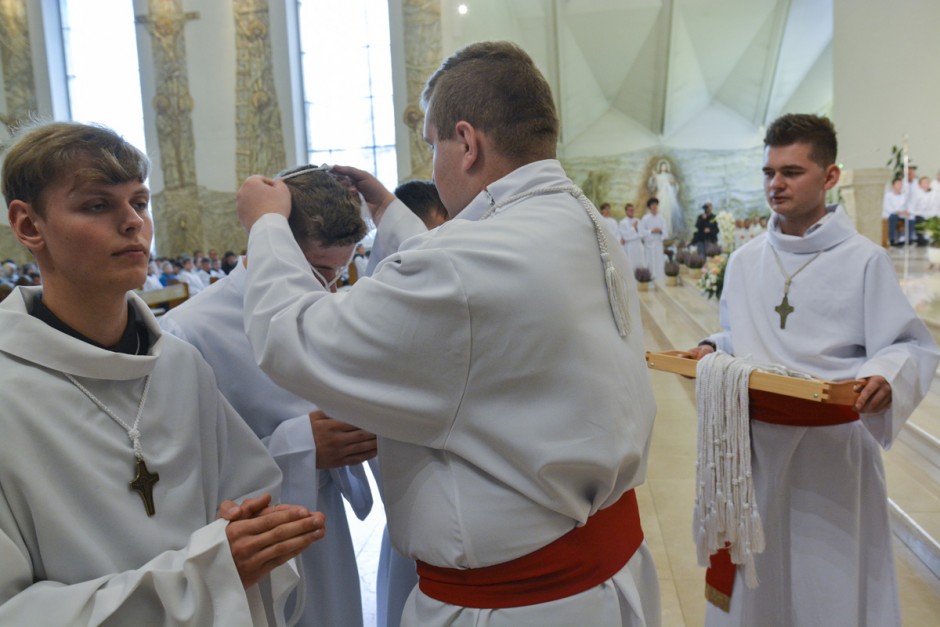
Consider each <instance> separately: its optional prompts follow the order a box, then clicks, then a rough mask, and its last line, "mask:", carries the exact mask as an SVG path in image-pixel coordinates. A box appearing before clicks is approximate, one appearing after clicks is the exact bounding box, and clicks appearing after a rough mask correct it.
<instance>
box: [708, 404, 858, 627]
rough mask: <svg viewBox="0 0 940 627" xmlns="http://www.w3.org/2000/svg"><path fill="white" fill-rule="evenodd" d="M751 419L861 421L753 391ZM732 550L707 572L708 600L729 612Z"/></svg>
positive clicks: (837, 410)
mask: <svg viewBox="0 0 940 627" xmlns="http://www.w3.org/2000/svg"><path fill="white" fill-rule="evenodd" d="M748 395H749V396H750V400H751V402H750V415H751V420H757V421H758V422H767V423H770V424H773V425H786V426H790V427H831V426H834V425H841V424H846V423H849V422H855V421H856V420H858V413H857V412H856V411H855V409H854V408H853V407H851V406H849V405H828V404H825V403H817V402H815V401H807V400H804V399H802V398H794V397H792V396H783V395H780V394H774V393H772V392H761V391H760V390H751V391H750V392H749V393H748ZM736 568H737V566H736V565H735V564H734V563H733V562H732V561H731V553H730V552H729V551H728V549H718V552H717V553H715V554H714V555H712V556H711V557H710V558H709V566H708V570H706V571H705V598H706V599H708V601H709V602H710V603H711V604H712V605H714V606H716V607H718V608H720V609H722V610H724V611H725V612H727V611H728V610H729V609H730V607H731V591H732V590H733V589H734V573H735V569H736Z"/></svg>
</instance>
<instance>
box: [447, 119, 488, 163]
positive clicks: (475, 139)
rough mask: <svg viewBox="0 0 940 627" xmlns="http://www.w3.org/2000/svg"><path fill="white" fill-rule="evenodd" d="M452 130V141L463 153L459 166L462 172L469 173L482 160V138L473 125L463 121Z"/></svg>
mask: <svg viewBox="0 0 940 627" xmlns="http://www.w3.org/2000/svg"><path fill="white" fill-rule="evenodd" d="M454 130H455V133H454V135H455V137H454V139H455V140H457V142H459V143H460V145H461V147H462V148H463V151H464V152H463V159H462V160H461V166H462V168H463V169H464V171H469V170H470V169H471V168H473V166H474V165H475V164H476V163H477V162H479V161H480V160H481V158H482V148H483V146H482V137H481V136H480V133H479V132H478V131H477V130H476V129H475V128H474V127H473V125H472V124H470V123H469V122H467V121H465V120H460V121H459V122H457V125H456V126H455V129H454Z"/></svg>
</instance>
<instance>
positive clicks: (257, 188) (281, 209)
mask: <svg viewBox="0 0 940 627" xmlns="http://www.w3.org/2000/svg"><path fill="white" fill-rule="evenodd" d="M235 207H236V208H237V210H238V219H239V220H240V221H241V223H242V226H243V227H245V230H246V231H249V232H250V231H251V227H252V226H254V224H255V222H257V221H258V219H259V218H261V216H263V215H266V214H268V213H277V214H280V215H282V216H284V217H285V218H286V217H288V216H289V215H290V190H289V189H288V188H287V185H285V184H284V182H283V181H281V180H280V179H269V178H267V177H265V176H259V175H257V174H256V175H254V176H249V177H248V178H247V179H245V182H244V183H242V185H241V187H240V188H239V189H238V193H237V194H236V196H235Z"/></svg>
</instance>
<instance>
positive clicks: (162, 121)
mask: <svg viewBox="0 0 940 627" xmlns="http://www.w3.org/2000/svg"><path fill="white" fill-rule="evenodd" d="M147 7H148V10H149V15H147V16H138V17H137V23H138V24H142V25H144V26H145V27H146V28H147V32H149V33H150V40H151V49H152V51H153V59H152V62H153V67H154V82H155V95H154V97H153V103H152V104H153V115H154V119H155V124H156V127H157V141H158V144H159V146H160V167H161V170H162V172H163V181H164V189H163V190H162V191H161V192H158V193H157V194H155V195H154V197H153V208H154V211H153V215H154V227H155V229H156V232H157V241H158V242H159V245H160V249H161V253H164V254H178V253H180V252H183V251H187V250H189V251H191V250H193V249H196V248H203V247H204V238H203V229H202V217H201V215H200V199H199V193H198V189H197V184H196V157H195V155H196V145H195V139H194V137H193V120H192V111H193V105H194V103H193V98H192V95H190V92H189V75H188V73H187V68H186V39H185V37H184V28H185V26H186V22H189V21H191V20H195V19H199V13H197V12H194V11H191V12H184V11H183V7H182V0H149V1H148V3H147Z"/></svg>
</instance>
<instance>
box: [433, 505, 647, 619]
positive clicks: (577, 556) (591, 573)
mask: <svg viewBox="0 0 940 627" xmlns="http://www.w3.org/2000/svg"><path fill="white" fill-rule="evenodd" d="M642 542H643V529H642V528H641V527H640V510H639V507H638V506H637V502H636V493H635V492H634V491H633V490H630V491H628V492H625V493H624V495H623V496H622V497H620V499H619V500H618V501H617V502H616V503H614V504H613V505H611V506H610V507H607V508H604V509H602V510H599V511H597V512H596V513H595V514H594V515H593V516H591V517H590V518H588V519H587V522H586V523H585V524H584V526H582V527H575V528H574V529H572V530H571V531H569V532H568V533H566V534H565V535H563V536H561V537H560V538H558V539H557V540H555V541H554V542H552V543H550V544H548V545H546V546H544V547H542V548H540V549H538V550H536V551H535V552H533V553H529V554H528V555H523V556H522V557H518V558H516V559H514V560H511V561H508V562H503V563H502V564H494V565H492V566H485V567H483V568H472V569H460V568H444V567H440V566H432V565H431V564H427V563H425V562H420V561H419V562H418V577H420V579H419V581H418V587H420V588H421V591H422V592H423V593H424V594H426V595H428V596H429V597H431V598H432V599H437V600H438V601H441V602H442V603H450V604H451V605H460V606H463V607H475V608H489V609H499V608H508V607H522V606H525V605H535V604H537V603H547V602H549V601H554V600H556V599H563V598H566V597H569V596H572V595H575V594H578V593H580V592H584V591H585V590H589V589H591V588H593V587H594V586H598V585H600V584H601V583H603V582H605V581H607V580H608V579H610V578H611V577H613V576H614V575H615V574H617V572H619V571H620V570H621V569H622V568H623V567H624V565H626V563H627V562H628V561H630V558H631V557H633V554H634V553H635V552H636V550H637V549H638V548H639V547H640V544H641V543H642Z"/></svg>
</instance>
